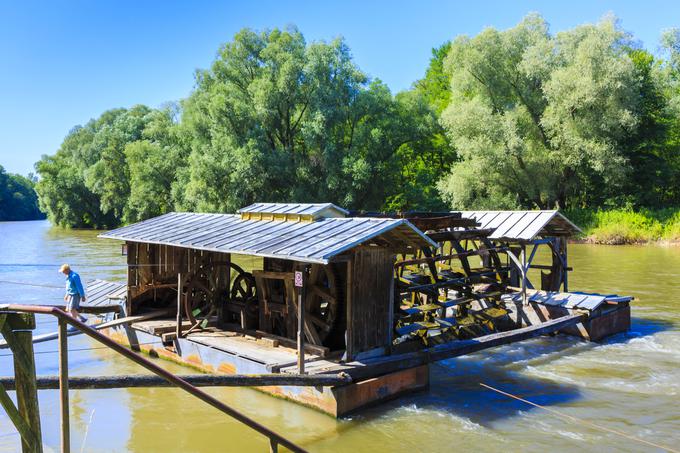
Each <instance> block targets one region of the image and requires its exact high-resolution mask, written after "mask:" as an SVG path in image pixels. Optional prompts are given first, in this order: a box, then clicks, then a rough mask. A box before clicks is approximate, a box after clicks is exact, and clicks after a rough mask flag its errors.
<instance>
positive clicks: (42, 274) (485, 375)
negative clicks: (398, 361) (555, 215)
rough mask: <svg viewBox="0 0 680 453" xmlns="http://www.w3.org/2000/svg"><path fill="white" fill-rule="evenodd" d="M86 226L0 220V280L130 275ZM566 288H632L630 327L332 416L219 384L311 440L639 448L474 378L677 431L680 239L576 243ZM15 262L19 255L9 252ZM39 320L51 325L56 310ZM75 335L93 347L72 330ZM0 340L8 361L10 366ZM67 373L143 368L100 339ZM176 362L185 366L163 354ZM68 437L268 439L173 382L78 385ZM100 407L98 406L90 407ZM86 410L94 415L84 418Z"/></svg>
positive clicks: (46, 413)
mask: <svg viewBox="0 0 680 453" xmlns="http://www.w3.org/2000/svg"><path fill="white" fill-rule="evenodd" d="M96 235H97V233H96V232H92V231H68V230H63V229H59V228H51V227H50V226H49V224H48V223H47V222H9V223H0V238H2V239H1V240H2V250H3V255H2V256H1V257H0V280H10V281H24V282H32V283H41V284H45V285H53V286H58V287H59V288H61V286H62V284H63V276H61V275H59V274H58V272H57V267H58V265H59V264H61V263H62V262H69V263H70V264H72V265H73V266H74V268H75V269H77V270H78V272H79V273H80V274H81V275H82V276H83V278H85V279H93V278H105V279H113V280H119V281H120V280H124V278H125V268H124V266H123V264H124V258H123V257H122V256H121V253H120V245H119V243H117V242H115V241H109V240H99V239H97V238H96ZM569 249H570V250H569V251H570V256H569V259H570V265H571V266H573V267H574V269H575V271H574V272H573V273H572V274H571V276H570V277H571V279H570V284H571V288H572V289H577V290H584V291H601V292H604V291H606V292H611V293H619V294H630V295H633V296H635V297H636V300H635V302H634V304H633V327H632V329H631V332H629V333H627V334H622V335H617V336H616V337H613V338H611V339H608V340H607V341H605V342H603V343H601V344H594V343H586V342H581V341H578V340H576V339H573V338H570V337H564V336H557V337H553V338H539V339H534V340H530V341H527V342H524V343H518V344H513V345H507V346H503V347H500V348H497V349H493V350H490V351H486V352H483V353H477V354H473V355H470V356H466V357H460V358H457V359H451V360H447V361H444V362H442V363H440V364H437V365H433V366H432V381H431V387H430V389H429V390H428V391H427V392H421V393H417V394H413V395H409V396H406V397H403V398H400V399H398V400H395V401H392V402H389V403H387V404H384V405H381V406H377V407H374V408H371V409H369V410H366V411H364V412H362V413H360V414H358V415H354V416H352V417H348V418H346V419H343V420H334V419H332V418H330V417H328V416H325V415H323V414H320V413H317V412H315V411H313V410H311V409H307V408H304V407H301V406H299V405H297V404H292V403H288V402H285V401H282V400H277V399H275V398H272V397H270V396H267V395H264V394H260V393H258V392H255V391H253V390H248V389H233V388H228V389H211V390H209V391H210V393H212V394H214V395H216V396H217V397H219V398H220V399H222V400H224V401H225V402H227V403H229V404H233V405H234V406H235V407H238V408H239V409H241V410H242V411H244V412H245V413H247V414H249V415H251V416H253V417H254V418H255V419H257V420H258V421H260V422H261V423H263V424H265V425H267V426H269V427H271V428H273V429H275V430H277V431H278V432H280V433H282V434H284V435H286V436H289V437H290V438H291V439H292V440H294V441H296V442H298V443H300V444H302V445H303V446H305V447H307V448H309V449H310V450H312V451H328V452H331V451H332V452H336V451H351V452H363V451H386V450H389V451H454V450H461V449H466V448H469V449H475V450H482V451H499V452H500V451H502V452H507V451H519V450H521V451H536V452H538V451H541V452H543V451H545V450H546V449H551V450H560V451H575V450H582V449H593V448H598V449H605V450H612V451H613V450H617V451H621V450H622V451H640V450H643V447H642V446H639V445H636V444H633V443H631V442H630V441H628V440H626V439H622V438H620V437H618V436H615V435H613V434H608V433H603V432H600V431H593V430H591V429H589V428H585V427H583V426H579V425H572V424H568V423H566V422H564V421H563V420H561V419H558V418H555V417H553V416H552V415H550V414H547V413H545V412H543V411H541V410H537V409H535V408H532V407H530V406H526V405H524V404H523V403H520V402H518V401H514V400H511V399H508V398H506V397H503V396H501V395H498V394H496V393H494V392H491V391H488V390H485V389H483V388H482V387H480V386H479V383H480V382H485V383H488V384H490V385H492V386H494V387H497V388H500V389H502V390H507V391H509V392H511V393H515V394H518V395H521V396H524V397H526V398H528V399H530V400H532V401H534V402H536V403H539V404H543V405H547V406H551V407H555V408H558V409H559V410H560V411H562V412H565V413H567V414H569V415H573V416H575V417H579V418H581V419H585V420H589V421H593V422H596V423H599V424H602V425H604V426H607V427H610V428H615V429H619V430H623V431H625V432H627V433H629V434H632V435H635V436H639V437H642V438H645V439H648V440H652V441H656V442H659V443H664V444H668V445H671V446H672V445H676V444H677V442H678V441H680V434H679V433H680V411H679V410H678V407H680V379H678V378H677V370H678V365H679V364H680V332H679V331H678V330H679V329H678V323H680V313H679V308H680V302H679V301H678V300H679V298H680V285H679V284H678V280H679V278H680V248H674V247H670V248H665V247H652V246H650V247H609V246H592V245H580V244H579V245H570V247H569ZM8 264H11V265H12V266H8ZM62 294H63V293H62V290H61V289H57V288H45V287H27V286H17V285H10V284H4V283H0V301H2V302H22V303H59V302H60V301H61V296H62ZM37 322H38V332H50V331H54V330H55V328H56V325H55V323H54V321H53V320H52V319H50V318H48V317H41V316H39V317H38V318H37ZM69 344H70V346H71V348H88V347H89V348H92V347H98V346H99V345H97V344H96V343H94V342H92V341H90V340H88V339H87V338H83V337H72V338H71V339H70V340H69ZM55 350H56V344H53V343H43V344H40V345H36V351H38V352H39V354H37V355H36V360H37V366H38V373H39V374H56V373H57V357H56V354H55V353H54V351H55ZM6 354H7V353H6V352H5V351H0V374H2V375H9V374H11V373H12V364H11V357H7V356H6ZM69 358H70V365H71V374H73V375H94V374H106V375H112V374H135V373H143V372H144V370H142V369H141V368H140V367H138V366H137V365H134V364H131V363H129V362H128V361H126V360H125V359H123V358H119V357H118V356H116V355H115V354H114V353H112V352H110V351H108V350H105V349H94V350H86V351H73V352H71V353H70V357H69ZM158 363H161V364H163V365H164V366H165V367H167V368H168V369H171V370H173V371H175V372H182V371H186V370H185V369H182V368H180V367H178V366H175V365H172V364H169V363H166V362H164V361H159V362H158ZM71 402H72V409H71V410H72V412H71V413H72V431H73V433H72V437H73V447H74V450H75V451H79V450H80V448H81V444H82V442H83V437H84V434H85V431H87V439H86V445H85V448H84V450H83V451H88V452H89V451H92V452H107V451H139V452H147V451H163V452H186V451H191V452H216V451H239V452H240V451H265V450H266V448H267V443H266V440H265V439H264V438H263V437H262V436H260V435H259V434H258V433H256V432H254V431H252V430H250V429H249V428H247V427H245V426H243V425H241V424H239V423H238V422H235V421H233V420H231V419H229V418H227V417H225V416H223V415H222V414H220V413H219V412H217V411H216V410H214V409H212V408H210V407H208V406H206V405H205V404H203V403H201V402H200V401H196V400H195V399H193V398H192V397H190V396H188V395H186V394H185V393H183V392H181V391H179V390H174V389H129V390H125V389H120V390H87V391H85V390H83V391H73V392H71ZM40 407H41V415H42V423H43V432H44V439H45V442H46V444H47V446H48V447H51V448H52V449H53V450H55V451H56V450H57V449H58V445H59V431H58V429H59V415H58V414H59V402H58V396H57V392H56V391H43V392H41V393H40ZM93 411H94V414H93ZM90 419H91V420H90ZM17 447H18V436H17V435H16V434H14V432H13V429H12V427H11V424H10V422H9V421H8V420H7V418H6V416H4V415H0V451H16V449H17Z"/></svg>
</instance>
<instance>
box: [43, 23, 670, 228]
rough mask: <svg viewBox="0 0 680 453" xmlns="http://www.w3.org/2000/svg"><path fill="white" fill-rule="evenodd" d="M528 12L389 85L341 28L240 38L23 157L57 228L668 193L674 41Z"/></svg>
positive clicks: (610, 199)
mask: <svg viewBox="0 0 680 453" xmlns="http://www.w3.org/2000/svg"><path fill="white" fill-rule="evenodd" d="M662 44H663V46H664V49H666V50H667V54H666V55H665V56H664V57H663V58H656V57H655V56H653V55H652V54H650V53H649V52H647V51H646V50H644V49H642V48H640V47H639V46H638V45H637V44H636V43H635V41H634V40H633V38H632V37H631V36H630V35H629V34H627V33H626V32H625V31H623V30H622V29H621V28H620V26H619V25H618V24H617V22H616V21H615V20H614V19H613V18H609V17H607V18H605V19H603V20H602V21H600V22H599V23H597V24H593V25H583V26H580V27H576V28H574V29H572V30H568V31H564V32H560V33H557V34H551V33H550V32H549V29H548V26H547V24H546V22H545V21H544V20H543V19H542V18H541V17H540V16H538V15H530V16H527V17H526V18H525V19H524V20H523V21H522V22H521V23H520V24H519V25H517V26H516V27H514V28H512V29H510V30H506V31H498V30H495V29H493V28H488V29H486V30H484V31H482V32H481V33H480V34H479V35H477V36H474V37H466V36H461V37H458V38H456V39H455V40H453V41H452V42H450V43H445V44H444V45H442V46H441V47H439V48H437V49H434V50H433V54H432V58H431V62H430V66H429V67H428V69H427V71H426V73H425V75H424V77H423V79H421V80H419V81H416V82H415V83H414V84H413V86H412V88H411V89H410V90H407V91H404V92H400V93H397V94H396V95H393V94H392V93H390V91H389V89H388V88H387V87H386V85H385V84H383V83H382V82H381V81H380V80H379V79H371V78H370V77H368V76H367V75H366V74H365V73H363V72H362V71H361V70H360V69H359V68H358V67H357V66H356V64H355V63H354V61H353V60H352V57H351V53H350V50H349V48H348V47H347V45H346V43H345V42H344V41H343V40H342V39H336V40H333V41H330V42H314V43H307V42H306V41H305V39H304V37H303V36H302V34H301V33H300V32H299V31H298V30H297V29H295V28H288V29H285V30H278V29H274V30H268V31H264V32H255V31H252V30H249V29H245V30H242V31H241V32H239V33H238V34H236V35H235V36H234V38H233V40H232V41H231V42H228V43H226V44H225V45H223V46H222V47H221V48H220V49H219V51H218V53H217V56H216V58H215V60H214V62H213V63H212V65H211V66H210V67H209V68H208V69H205V70H199V71H197V72H196V76H195V79H196V84H195V87H194V90H193V92H192V93H191V94H190V96H189V97H188V98H187V99H184V100H182V101H181V102H180V103H179V104H177V105H167V106H165V107H164V108H161V109H151V108H148V107H145V106H136V107H133V108H131V109H114V110H110V111H107V112H104V113H103V114H102V115H101V116H100V117H99V118H97V119H94V120H91V121H90V122H89V123H87V124H86V125H84V126H78V127H76V128H74V129H73V130H72V131H71V132H70V133H69V134H68V136H67V137H66V139H65V140H64V142H63V143H62V145H61V147H60V148H59V150H58V151H57V152H56V154H54V155H52V156H44V157H43V158H42V159H41V161H39V162H38V163H37V164H36V168H37V170H38V172H39V174H40V176H41V179H40V181H39V182H38V184H37V187H36V190H37V192H38V194H39V197H40V206H41V208H42V209H43V210H44V211H45V212H47V213H48V215H49V217H50V219H51V220H52V221H53V222H55V223H58V224H61V225H66V226H76V227H111V226H115V225H118V224H120V223H127V222H134V221H138V220H141V219H144V218H148V217H150V216H154V215H158V214H161V213H164V212H168V211H171V210H197V211H213V212H234V211H235V210H236V209H238V208H239V207H242V206H245V205H247V204H249V203H252V202H255V201H300V202H312V201H331V202H335V203H337V204H339V205H342V206H344V207H347V208H353V209H367V210H378V209H383V210H400V209H434V210H436V209H444V208H447V207H450V208H471V207H474V208H518V207H526V208H552V207H561V208H564V207H584V206H589V207H600V206H613V207H621V206H624V207H625V206H633V207H635V206H649V207H655V206H659V205H669V204H675V205H680V189H678V187H680V186H679V185H678V182H680V154H679V152H680V121H679V119H678V118H680V115H679V112H680V57H679V55H680V36H679V34H678V32H677V31H669V32H666V33H665V34H664V36H663V40H662Z"/></svg>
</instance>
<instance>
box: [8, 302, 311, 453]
mask: <svg viewBox="0 0 680 453" xmlns="http://www.w3.org/2000/svg"><path fill="white" fill-rule="evenodd" d="M0 311H15V312H21V313H35V314H44V315H52V316H56V317H57V318H58V319H59V320H61V321H63V322H66V323H67V324H70V325H72V326H74V327H76V328H77V329H79V330H81V331H82V332H83V333H84V334H85V335H87V336H89V337H90V338H93V339H94V340H96V341H98V342H100V343H102V344H104V345H105V346H107V347H109V348H111V349H113V350H114V351H116V352H117V353H119V354H121V355H123V356H124V357H127V358H128V359H130V360H132V361H133V362H135V363H137V364H138V365H141V366H143V367H144V368H146V369H147V370H149V371H151V372H152V373H154V374H155V375H157V376H160V377H162V378H163V379H165V380H166V381H168V382H170V383H171V384H174V385H176V386H177V387H179V388H181V389H182V390H184V391H186V392H188V393H190V394H191V395H193V396H195V397H196V398H198V399H200V400H202V401H204V402H206V403H208V404H210V405H211V406H213V407H214V408H216V409H218V410H220V411H222V412H224V413H225V414H227V415H229V416H231V417H233V418H235V419H236V420H238V421H240V422H241V423H243V424H245V425H247V426H248V427H250V428H252V429H254V430H255V431H257V432H259V433H260V434H263V435H265V436H267V437H268V438H269V440H270V445H271V447H273V448H275V447H276V445H277V444H280V445H283V446H284V447H286V448H288V449H290V450H291V451H294V452H301V453H304V452H306V450H304V449H303V448H302V447H299V446H297V445H296V444H294V443H293V442H291V441H289V440H288V439H286V438H284V437H282V436H281V435H279V434H277V433H275V432H274V431H272V430H270V429H269V428H267V427H266V426H264V425H262V424H260V423H258V422H256V421H255V420H253V419H251V418H250V417H248V416H247V415H245V414H242V413H241V412H239V411H238V410H236V409H234V408H232V407H230V406H228V405H226V404H224V403H223V402H221V401H220V400H218V399H217V398H215V397H213V396H211V395H209V394H207V393H205V392H204V391H202V390H200V389H199V388H197V387H195V386H193V385H191V384H190V383H188V382H187V381H185V380H184V379H182V378H181V377H179V376H176V375H174V374H172V373H171V372H169V371H167V370H165V369H163V368H161V367H160V366H158V365H156V364H155V363H153V362H151V361H149V360H147V359H145V358H144V357H142V356H141V355H139V354H137V353H135V352H133V351H131V350H129V349H127V348H125V347H124V346H122V345H120V344H118V343H116V342H115V341H113V340H111V339H110V338H108V337H106V336H104V335H102V334H100V333H99V332H97V331H96V330H94V329H93V328H92V327H90V326H88V325H87V324H85V323H83V322H81V321H79V320H77V319H75V318H73V317H71V316H70V315H69V314H67V313H66V312H64V311H63V310H60V309H59V308H57V307H51V306H41V305H18V304H0Z"/></svg>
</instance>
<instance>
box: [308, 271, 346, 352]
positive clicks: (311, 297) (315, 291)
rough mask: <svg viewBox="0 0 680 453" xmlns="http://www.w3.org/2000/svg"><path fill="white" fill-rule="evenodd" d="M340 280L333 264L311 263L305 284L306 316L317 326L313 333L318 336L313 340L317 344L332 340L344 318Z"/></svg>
mask: <svg viewBox="0 0 680 453" xmlns="http://www.w3.org/2000/svg"><path fill="white" fill-rule="evenodd" d="M339 280H340V279H339V278H338V276H337V275H336V274H335V272H334V269H333V267H332V265H327V266H324V265H321V264H313V265H311V269H310V273H309V276H308V278H307V281H306V284H305V291H306V296H305V318H306V319H308V320H310V321H311V324H312V325H313V326H314V328H315V332H312V333H311V335H312V336H316V337H317V338H313V339H311V341H313V342H316V344H326V343H330V342H332V341H333V338H332V337H334V336H335V334H336V333H337V332H338V327H339V326H340V324H341V320H342V319H344V316H343V313H342V310H343V304H342V291H341V289H340V286H339Z"/></svg>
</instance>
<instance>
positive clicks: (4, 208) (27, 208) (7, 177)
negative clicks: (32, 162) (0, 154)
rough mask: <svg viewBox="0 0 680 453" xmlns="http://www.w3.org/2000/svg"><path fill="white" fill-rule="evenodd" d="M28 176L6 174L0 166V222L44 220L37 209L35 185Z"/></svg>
mask: <svg viewBox="0 0 680 453" xmlns="http://www.w3.org/2000/svg"><path fill="white" fill-rule="evenodd" d="M30 176H31V175H29V177H28V178H26V177H24V176H21V175H16V174H12V173H7V172H5V169H4V168H3V167H2V165H0V221H8V220H38V219H44V218H45V216H44V214H43V213H42V212H40V209H39V208H38V196H37V194H36V193H35V190H34V184H35V183H34V181H33V180H32V178H31V177H30Z"/></svg>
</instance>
